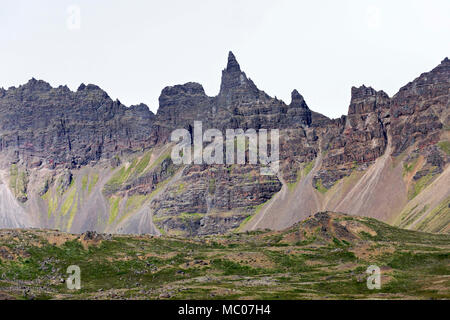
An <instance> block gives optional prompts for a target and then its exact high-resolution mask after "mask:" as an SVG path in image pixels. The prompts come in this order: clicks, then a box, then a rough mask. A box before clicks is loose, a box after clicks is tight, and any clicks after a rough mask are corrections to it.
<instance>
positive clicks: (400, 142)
mask: <svg viewBox="0 0 450 320" xmlns="http://www.w3.org/2000/svg"><path fill="white" fill-rule="evenodd" d="M449 88H450V60H449V59H448V58H445V59H444V60H443V61H442V62H441V64H439V65H438V66H437V67H436V68H434V69H433V70H431V71H430V72H426V73H423V74H421V75H420V76H419V77H418V78H417V79H415V80H414V81H412V82H410V83H408V84H407V85H406V86H404V87H402V88H401V89H400V91H399V92H398V93H397V94H396V95H395V96H394V97H393V98H392V103H391V115H392V128H391V134H392V143H393V146H394V155H399V154H400V153H402V152H403V151H405V150H406V149H407V148H408V147H410V146H412V145H414V144H416V145H417V146H418V147H419V148H421V149H423V148H425V147H426V146H428V145H432V144H435V143H437V142H438V141H439V139H440V132H441V129H443V128H447V130H448V128H449V127H450V116H449V104H450V102H449Z"/></svg>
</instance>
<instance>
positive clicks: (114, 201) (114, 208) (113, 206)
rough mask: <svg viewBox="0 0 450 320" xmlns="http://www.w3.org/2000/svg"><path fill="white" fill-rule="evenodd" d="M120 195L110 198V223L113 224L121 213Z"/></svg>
mask: <svg viewBox="0 0 450 320" xmlns="http://www.w3.org/2000/svg"><path fill="white" fill-rule="evenodd" d="M120 200H121V199H120V198H119V197H111V198H109V220H108V224H112V223H113V222H114V221H115V220H116V218H117V215H118V214H119V202H120Z"/></svg>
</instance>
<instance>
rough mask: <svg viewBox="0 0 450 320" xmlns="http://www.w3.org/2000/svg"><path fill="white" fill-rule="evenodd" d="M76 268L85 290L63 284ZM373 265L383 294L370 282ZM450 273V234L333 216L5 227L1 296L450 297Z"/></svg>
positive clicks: (0, 244) (0, 237) (0, 243)
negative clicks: (118, 232) (180, 231)
mask: <svg viewBox="0 0 450 320" xmlns="http://www.w3.org/2000/svg"><path fill="white" fill-rule="evenodd" d="M69 265H78V266H79V267H80V268H81V286H82V288H81V290H79V291H71V290H68V289H67V288H66V284H65V283H64V279H66V278H67V277H68V275H67V274H66V269H67V267H68V266H69ZM369 265H378V266H379V267H380V268H381V272H382V280H381V289H380V290H369V289H368V288H367V286H366V278H367V274H366V269H367V267H368V266H369ZM449 275H450V236H449V235H437V234H427V233H421V232H416V231H409V230H403V229H398V228H395V227H391V226H389V225H387V224H384V223H382V222H379V221H377V220H375V219H370V218H361V217H355V216H348V215H343V214H336V213H318V214H316V215H314V216H313V217H310V218H308V219H306V220H305V221H302V222H300V223H298V224H296V225H294V226H293V227H291V228H289V229H286V230H284V231H279V232H275V231H267V232H264V231H255V232H247V233H233V234H228V235H224V236H208V237H197V238H192V239H184V238H177V237H167V236H161V237H152V236H110V235H98V234H95V233H85V234H83V235H73V234H66V233H61V232H57V231H50V230H36V229H33V230H2V231H0V298H3V299H5V298H11V299H31V298H36V299H49V298H57V299H127V298H132V299H159V298H161V299H367V298H377V299H378V298H380V299H411V298H413V299H416V298H418V299H429V298H436V299H441V298H445V299H448V298H450V278H449Z"/></svg>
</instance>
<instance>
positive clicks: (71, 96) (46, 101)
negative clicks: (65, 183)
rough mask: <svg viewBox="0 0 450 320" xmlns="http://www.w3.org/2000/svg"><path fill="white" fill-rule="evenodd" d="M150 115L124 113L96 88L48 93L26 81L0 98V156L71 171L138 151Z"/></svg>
mask: <svg viewBox="0 0 450 320" xmlns="http://www.w3.org/2000/svg"><path fill="white" fill-rule="evenodd" d="M153 118H154V115H153V114H152V113H151V111H150V110H149V109H148V108H147V106H145V105H142V104H141V105H138V106H132V107H130V108H126V107H125V106H124V105H122V104H121V103H120V101H118V100H116V101H113V100H112V99H111V98H110V97H109V96H108V95H107V94H106V92H104V91H103V90H101V89H100V88H99V87H97V86H95V85H92V84H89V85H87V86H86V85H84V84H82V85H80V87H79V88H78V90H77V91H76V92H72V91H70V90H69V88H67V87H66V86H60V87H58V88H52V87H51V86H50V85H49V84H48V83H46V82H44V81H42V80H36V79H31V80H30V81H29V82H28V83H27V84H25V85H22V86H20V87H18V88H14V87H13V88H10V89H8V90H6V91H5V90H3V91H2V94H1V97H0V152H2V154H7V155H8V158H9V159H10V160H11V161H16V162H17V161H19V160H21V161H23V162H24V164H25V165H27V166H36V165H35V164H36V163H39V162H42V163H43V164H44V165H46V166H48V167H50V168H54V167H55V166H60V165H63V166H66V167H74V166H79V165H85V164H87V163H89V162H90V161H97V160H99V159H100V158H102V157H106V158H109V157H111V155H113V154H116V153H118V152H127V151H133V150H141V149H142V148H145V147H148V146H149V145H150V144H151V141H149V137H150V133H151V123H152V121H153Z"/></svg>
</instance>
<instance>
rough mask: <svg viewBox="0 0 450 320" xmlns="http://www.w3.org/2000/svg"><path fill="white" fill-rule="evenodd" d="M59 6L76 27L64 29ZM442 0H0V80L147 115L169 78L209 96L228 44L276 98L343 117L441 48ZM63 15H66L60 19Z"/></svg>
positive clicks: (447, 45)
mask: <svg viewBox="0 0 450 320" xmlns="http://www.w3.org/2000/svg"><path fill="white" fill-rule="evenodd" d="M70 5H77V6H78V7H79V8H80V13H81V14H80V17H81V20H80V28H79V29H75V30H73V29H71V28H69V27H68V24H67V22H68V19H69V12H68V11H67V10H68V7H69V6H70ZM449 17H450V1H448V0H442V1H438V0H428V1H414V0H413V1H411V0H405V1H398V0H397V1H370V0H369V1H361V0H359V1H356V0H355V1H336V0H334V1H298V0H296V1H279V0H278V1H267V0H255V1H242V0H241V1H234V0H227V1H218V0H215V1H210V0H209V1H206V0H205V1H197V0H180V1H167V0H164V1H132V0H131V1H112V0H96V1H92V0H85V1H82V0H78V1H77V0H72V1H65V0H58V1H56V0H48V1H43V0H28V1H17V0H11V1H10V0H0V87H4V88H8V87H10V86H18V85H20V84H23V83H25V82H27V81H28V80H29V79H30V78H31V77H35V78H37V79H43V80H45V81H47V82H50V84H51V85H53V86H58V85H61V84H62V85H64V84H67V85H68V86H69V87H70V88H71V89H72V90H76V89H77V88H78V86H79V84H80V83H82V82H84V83H85V84H87V83H94V84H97V85H99V86H100V87H101V88H103V89H104V90H106V91H107V92H108V94H109V95H110V96H111V97H112V98H113V99H116V98H119V100H120V101H121V102H122V103H124V104H126V105H131V104H137V103H140V102H143V103H146V104H147V105H149V107H150V109H151V110H153V111H154V112H156V110H157V108H158V97H159V94H160V92H161V90H162V89H163V88H164V87H165V86H168V85H175V84H182V83H185V82H188V81H195V82H199V83H201V84H202V85H203V87H204V88H205V91H206V93H207V94H208V95H211V96H213V95H216V94H217V93H218V91H219V86H220V77H221V70H222V69H223V68H225V65H226V60H227V55H228V51H229V50H232V51H233V52H234V54H235V55H236V58H237V60H238V62H239V63H240V65H241V68H242V69H243V70H244V71H245V72H246V74H247V76H249V77H250V78H252V80H253V81H254V82H255V84H256V85H257V86H258V87H259V88H260V89H261V90H264V91H266V92H267V93H268V94H270V95H271V96H277V97H278V98H281V99H283V100H284V101H285V102H286V103H289V102H290V93H291V91H292V90H293V89H294V88H295V89H297V90H298V91H299V92H300V93H301V94H302V95H303V96H304V98H305V99H306V102H307V103H308V105H309V106H310V108H311V109H313V110H314V111H318V112H321V113H323V114H325V115H327V116H330V117H338V116H340V115H341V114H346V113H347V108H348V104H349V101H350V88H351V86H353V85H354V86H360V85H362V84H365V85H370V86H372V87H374V88H375V89H377V90H380V89H382V90H384V91H386V92H387V93H388V94H389V95H390V96H392V95H393V94H395V93H396V92H397V91H398V89H399V88H400V87H401V86H403V85H405V84H406V83H407V82H409V81H411V80H413V79H414V78H416V77H417V76H419V75H420V73H422V72H426V71H429V70H430V69H432V68H433V67H435V66H436V65H438V64H439V63H440V62H441V60H443V59H444V58H445V57H446V56H449V55H450V41H449V39H450V18H449ZM70 21H72V20H70Z"/></svg>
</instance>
